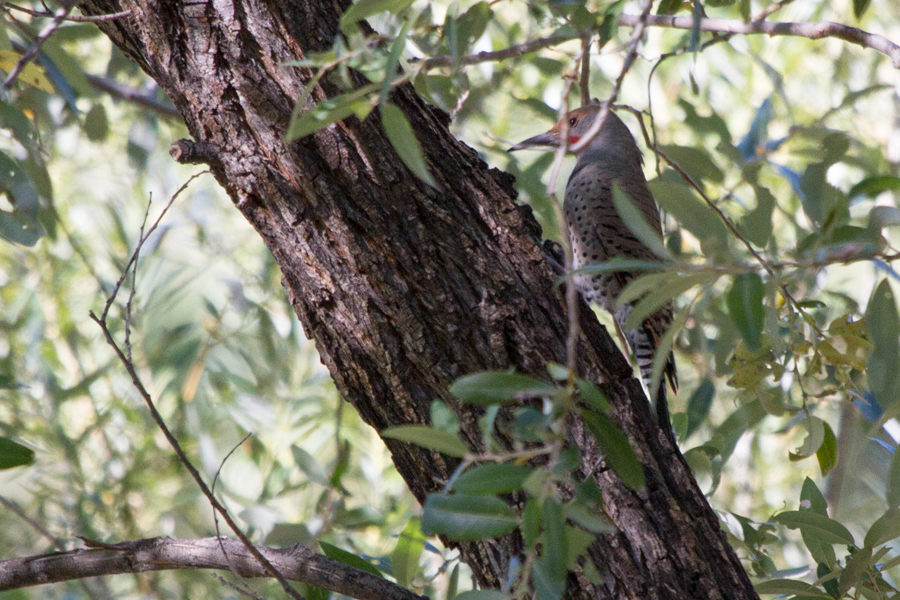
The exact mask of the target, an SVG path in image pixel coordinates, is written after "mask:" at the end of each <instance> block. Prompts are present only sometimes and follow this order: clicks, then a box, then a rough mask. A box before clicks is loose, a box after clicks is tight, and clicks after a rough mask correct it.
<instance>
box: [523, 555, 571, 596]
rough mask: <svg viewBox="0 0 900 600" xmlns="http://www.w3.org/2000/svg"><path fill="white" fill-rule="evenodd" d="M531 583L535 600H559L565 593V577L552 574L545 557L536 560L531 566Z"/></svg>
mask: <svg viewBox="0 0 900 600" xmlns="http://www.w3.org/2000/svg"><path fill="white" fill-rule="evenodd" d="M531 582H532V584H533V585H534V595H535V597H536V598H537V600H560V598H562V596H563V594H564V593H565V591H566V576H565V574H563V576H562V577H559V576H556V575H554V574H553V572H552V569H551V567H550V565H549V564H548V560H547V557H546V556H542V557H541V558H540V559H538V560H536V561H535V562H534V564H533V565H532V566H531Z"/></svg>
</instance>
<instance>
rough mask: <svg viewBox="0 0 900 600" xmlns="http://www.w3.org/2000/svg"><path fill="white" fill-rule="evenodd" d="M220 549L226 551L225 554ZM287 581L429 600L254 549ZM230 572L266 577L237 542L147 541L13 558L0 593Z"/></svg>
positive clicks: (366, 577)
mask: <svg viewBox="0 0 900 600" xmlns="http://www.w3.org/2000/svg"><path fill="white" fill-rule="evenodd" d="M220 544H221V546H223V547H224V549H225V550H226V551H227V556H226V555H225V553H223V551H222V548H221V547H220ZM253 549H254V550H256V552H257V553H258V554H260V555H261V556H265V558H266V559H267V561H268V562H269V563H270V564H273V565H277V568H278V570H279V571H280V572H281V573H283V574H284V576H285V577H286V578H287V579H290V580H291V581H298V582H301V583H306V584H309V585H312V586H315V587H318V588H322V589H325V590H329V591H332V592H336V593H338V594H342V595H344V596H349V597H351V598H358V599H359V600H427V599H426V598H424V597H423V596H419V595H417V594H415V593H413V592H411V591H409V590H407V589H406V588H403V587H400V586H399V585H397V584H395V583H391V582H390V581H388V580H387V579H384V578H383V577H378V576H377V575H373V574H371V573H367V572H365V571H362V570H360V569H356V568H354V567H351V566H348V565H345V564H344V563H341V562H338V561H336V560H333V559H331V558H328V557H326V556H322V555H321V554H316V553H315V552H313V551H312V550H310V549H309V548H303V547H300V546H292V547H290V548H268V547H266V546H253ZM232 566H233V567H234V568H235V569H236V570H237V572H238V574H239V575H240V576H241V577H247V578H256V577H268V576H269V574H268V573H267V570H266V569H265V568H263V567H262V566H261V565H260V564H259V562H257V559H256V558H255V557H254V556H253V555H251V553H250V552H249V551H248V549H247V548H246V547H245V546H244V545H243V544H242V543H241V542H238V541H236V540H232V539H227V538H222V539H216V538H212V537H210V538H202V539H196V540H177V539H172V538H164V537H159V538H149V539H142V540H134V541H129V542H123V543H121V544H103V545H102V546H100V547H95V548H87V549H79V550H70V551H68V552H56V553H53V554H44V555H41V556H29V557H25V558H13V559H10V560H5V561H2V562H0V592H2V591H7V590H15V589H21V588H25V587H32V586H36V585H43V584H46V583H58V582H61V581H71V580H73V579H84V578H87V577H97V576H99V575H118V574H122V573H146V572H148V571H168V570H173V569H221V570H229V569H230V568H231V567H232Z"/></svg>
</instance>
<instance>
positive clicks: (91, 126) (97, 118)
mask: <svg viewBox="0 0 900 600" xmlns="http://www.w3.org/2000/svg"><path fill="white" fill-rule="evenodd" d="M84 133H85V134H86V135H87V137H88V139H89V140H91V141H92V142H102V141H103V140H105V139H106V136H107V135H109V120H108V119H107V118H106V109H105V108H103V105H102V104H101V103H99V102H95V103H94V106H93V107H91V110H89V111H88V114H87V115H85V117H84Z"/></svg>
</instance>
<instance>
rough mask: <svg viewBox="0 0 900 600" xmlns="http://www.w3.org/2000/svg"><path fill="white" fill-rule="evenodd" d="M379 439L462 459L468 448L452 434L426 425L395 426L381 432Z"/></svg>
mask: <svg viewBox="0 0 900 600" xmlns="http://www.w3.org/2000/svg"><path fill="white" fill-rule="evenodd" d="M381 437H383V438H391V439H394V440H400V441H401V442H409V443H411V444H415V445H416V446H421V447H422V448H428V449H429V450H437V451H438V452H441V453H443V454H446V455H447V456H455V457H457V458H462V457H464V456H465V455H466V454H468V453H469V448H468V447H466V445H465V444H464V443H463V442H462V440H460V439H459V438H458V437H456V436H455V435H453V434H452V433H448V432H446V431H441V430H440V429H434V428H433V427H429V426H428V425H397V426H396V427H388V428H387V429H382V430H381Z"/></svg>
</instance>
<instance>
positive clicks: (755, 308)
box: [725, 273, 766, 350]
mask: <svg viewBox="0 0 900 600" xmlns="http://www.w3.org/2000/svg"><path fill="white" fill-rule="evenodd" d="M764 296H765V288H764V287H763V282H762V279H761V278H760V276H759V275H757V274H756V273H741V274H740V275H737V276H735V278H734V283H732V284H731V289H729V290H728V294H727V295H726V297H725V302H726V304H727V305H728V313H729V315H730V316H731V322H732V323H734V325H735V327H737V329H738V331H740V332H741V337H742V338H744V342H746V344H747V347H748V348H750V350H758V349H759V342H760V335H761V334H762V329H763V324H764V323H765V318H766V312H765V308H764V307H763V297H764Z"/></svg>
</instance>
